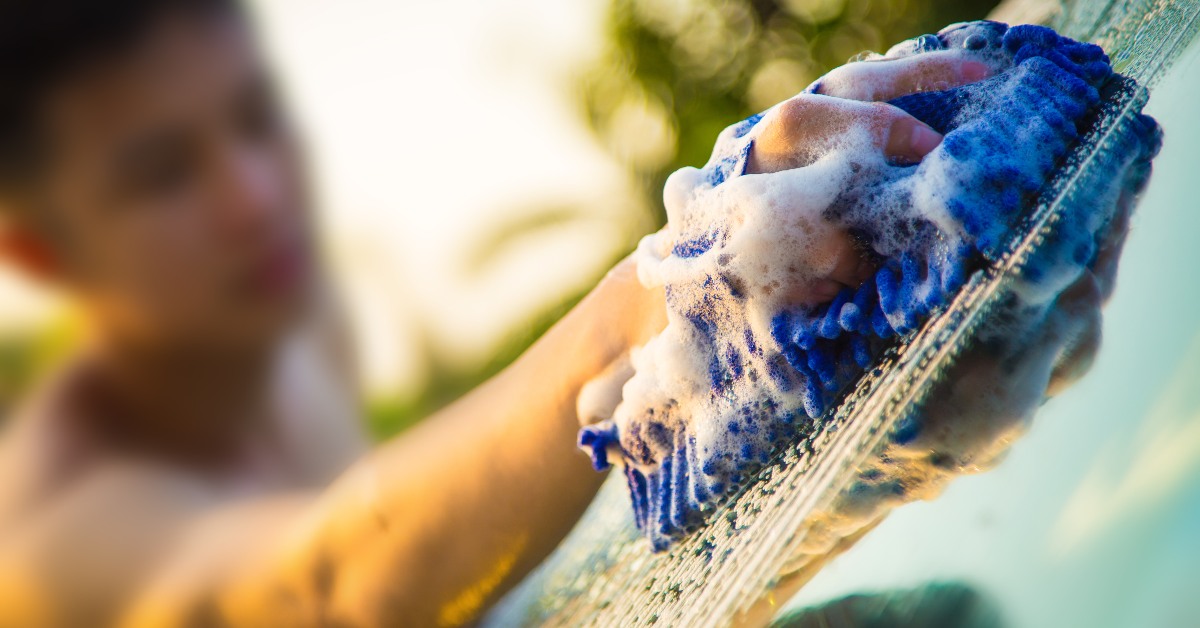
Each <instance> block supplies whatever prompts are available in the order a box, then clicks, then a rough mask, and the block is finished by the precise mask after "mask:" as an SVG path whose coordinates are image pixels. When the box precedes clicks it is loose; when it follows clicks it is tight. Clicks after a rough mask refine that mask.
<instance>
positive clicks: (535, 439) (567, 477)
mask: <svg viewBox="0 0 1200 628" xmlns="http://www.w3.org/2000/svg"><path fill="white" fill-rule="evenodd" d="M661 310H662V296H661V293H657V294H656V293H654V292H651V291H647V290H645V289H644V288H642V287H641V286H640V285H638V284H637V281H636V278H635V277H634V276H633V273H632V265H630V264H628V262H626V263H625V264H623V265H621V266H619V267H618V268H617V269H616V270H614V272H613V273H611V274H610V276H609V277H607V278H606V279H605V280H604V281H603V282H602V283H601V285H600V286H599V287H598V288H597V289H596V290H595V291H593V293H592V294H590V295H589V296H588V297H587V298H586V299H585V300H584V301H583V302H582V303H580V305H579V306H578V307H576V308H575V309H574V310H572V312H571V313H570V314H568V315H567V317H565V318H564V319H563V320H562V321H560V322H559V324H558V325H556V326H555V327H554V328H552V329H551V330H550V331H549V332H548V333H547V334H546V335H545V336H544V337H543V338H542V339H541V340H539V341H538V342H537V343H536V344H535V345H534V346H533V347H532V348H531V349H530V350H529V351H528V352H526V354H525V355H523V356H522V357H521V358H520V359H519V360H518V361H517V362H515V363H514V364H513V365H512V366H510V367H509V368H508V369H506V370H505V371H504V372H502V373H501V374H500V375H498V376H497V377H495V378H494V379H492V380H491V381H489V382H487V383H486V384H485V385H483V386H481V387H480V388H479V389H477V390H476V391H475V392H473V393H472V394H471V395H469V396H468V397H466V398H464V399H463V400H461V401H460V402H458V403H456V404H455V405H453V406H451V407H450V408H448V409H447V410H445V411H443V412H442V413H441V414H440V415H438V416H436V417H434V418H433V419H431V420H429V421H427V422H426V423H424V424H423V425H421V426H419V427H418V428H416V429H415V430H414V431H412V432H411V433H409V434H406V435H405V436H403V437H401V438H399V439H397V440H396V441H394V442H391V443H388V444H386V445H385V446H383V447H382V448H380V449H379V450H377V451H376V452H374V453H373V454H372V455H371V456H370V457H369V458H368V459H367V460H364V461H363V462H362V463H360V464H359V465H357V466H356V467H355V468H354V469H353V470H352V471H351V472H350V473H348V474H347V476H346V477H345V478H344V479H343V480H342V481H341V482H340V483H339V484H338V485H337V486H335V487H334V489H333V490H332V491H331V493H330V494H329V495H327V496H326V497H325V498H323V499H322V500H321V503H320V505H319V507H318V510H317V511H316V512H315V513H313V514H314V517H313V519H312V524H311V526H310V527H309V529H308V530H307V531H305V532H304V533H303V534H302V535H301V536H300V537H299V538H298V539H297V541H296V545H295V546H294V549H293V559H292V560H289V561H288V562H289V563H290V564H291V565H293V567H292V568H290V569H288V570H287V571H288V574H289V575H288V577H293V578H295V577H300V578H303V577H305V574H311V573H316V572H318V571H320V570H322V569H324V570H326V571H331V572H332V581H333V582H334V585H333V586H332V589H331V590H329V591H324V592H322V591H311V592H309V594H311V595H314V596H317V597H324V598H326V603H327V604H328V607H326V608H325V609H324V612H332V613H333V617H335V618H339V619H344V620H348V621H351V622H355V623H365V624H381V623H382V624H388V623H396V622H397V621H399V622H401V623H405V624H414V625H436V624H457V623H462V622H465V621H468V620H470V619H472V618H473V617H474V616H475V615H476V614H477V613H478V612H479V611H480V610H481V609H482V608H485V607H486V605H488V604H489V603H491V602H492V601H494V600H495V598H496V597H498V595H500V594H501V593H502V592H503V591H504V590H505V589H506V588H508V587H509V586H511V585H512V584H513V583H515V582H516V581H518V580H519V579H520V578H521V577H522V576H523V575H524V574H526V573H527V572H528V571H529V570H530V569H532V568H533V567H534V566H536V565H537V564H538V563H539V562H540V561H541V560H542V559H543V558H544V557H545V556H546V555H547V554H548V553H549V552H550V551H551V550H552V549H553V548H554V547H555V546H556V545H557V544H558V542H559V541H560V540H561V539H562V537H563V536H564V535H565V534H566V533H567V532H568V531H569V530H570V528H571V526H572V525H573V524H574V522H575V521H576V520H577V519H578V517H579V516H580V514H582V512H583V510H584V509H585V508H586V507H587V504H588V503H589V502H590V501H591V498H592V496H593V494H594V493H595V490H596V489H597V488H598V486H599V485H600V482H601V480H602V479H603V476H602V475H600V474H598V473H596V472H595V471H593V470H592V469H591V467H590V464H589V462H588V459H587V457H586V456H584V455H582V454H581V453H580V452H579V451H578V450H577V449H576V447H575V438H576V432H577V430H578V421H577V418H576V416H575V401H576V397H577V396H578V393H579V390H580V388H581V387H582V386H583V385H584V384H585V383H586V382H587V381H588V380H590V379H591V378H592V377H594V376H595V375H596V374H598V373H599V372H601V371H602V370H603V369H604V368H605V367H607V366H608V365H609V364H610V363H612V362H613V360H615V359H617V358H619V357H621V356H622V355H624V354H625V353H626V352H627V351H628V350H629V348H630V346H631V345H634V344H639V343H641V342H643V341H644V340H645V339H646V336H647V335H648V334H649V333H652V330H654V329H655V327H656V326H657V327H661V324H662V321H661V320H660V319H661V316H662V314H661ZM310 586H311V587H315V585H312V584H311V583H305V582H297V583H293V585H292V586H289V587H288V588H294V587H299V588H309V587H310ZM298 593H299V594H300V596H302V597H303V596H305V595H306V593H305V592H304V591H299V592H298Z"/></svg>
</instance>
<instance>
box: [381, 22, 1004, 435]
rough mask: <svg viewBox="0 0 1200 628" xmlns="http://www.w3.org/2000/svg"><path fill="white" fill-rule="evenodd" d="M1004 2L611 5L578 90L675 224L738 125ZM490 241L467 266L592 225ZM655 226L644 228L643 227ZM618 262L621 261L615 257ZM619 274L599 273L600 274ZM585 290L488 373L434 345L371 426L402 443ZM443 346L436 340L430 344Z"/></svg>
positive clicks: (645, 195) (526, 224)
mask: <svg viewBox="0 0 1200 628" xmlns="http://www.w3.org/2000/svg"><path fill="white" fill-rule="evenodd" d="M995 4H996V0H939V1H929V0H612V1H611V4H610V6H609V8H608V11H607V17H606V21H605V24H604V29H605V40H606V44H605V49H604V50H603V51H602V54H601V55H600V57H599V58H598V59H597V61H596V62H595V63H594V64H592V65H591V66H590V67H586V68H583V69H581V71H580V73H579V77H578V79H577V82H576V83H575V84H574V85H572V86H571V87H572V89H573V93H574V95H575V96H576V99H577V102H578V104H579V108H580V114H581V116H582V117H583V121H584V123H585V124H586V125H587V126H588V127H589V128H590V129H591V130H592V132H593V133H594V135H595V137H596V138H597V140H598V141H599V142H600V144H601V145H602V146H603V147H605V149H607V150H608V152H609V153H610V154H611V155H612V156H613V158H614V159H616V160H617V161H618V162H620V163H621V164H623V165H624V166H625V167H626V168H627V169H628V171H629V173H630V175H631V177H632V179H633V180H634V181H635V182H636V184H637V188H638V190H639V191H640V195H641V197H642V198H640V199H637V201H636V202H635V204H636V205H640V206H641V207H645V208H649V209H648V210H647V211H649V212H651V213H653V216H651V217H650V218H649V220H640V221H639V222H643V223H646V224H648V225H649V226H650V228H651V229H653V228H657V227H658V226H661V224H662V223H663V221H664V212H663V210H662V205H661V200H660V199H661V198H662V188H663V184H664V183H665V182H666V179H667V176H668V175H670V173H672V172H674V171H675V170H677V169H679V168H681V167H683V166H687V165H694V166H698V165H700V164H702V163H704V162H705V161H707V160H708V156H709V153H710V152H711V150H712V145H713V142H714V141H715V140H716V137H717V135H718V134H719V133H720V132H721V130H722V129H724V128H725V127H726V126H728V125H730V124H732V123H733V122H736V121H738V120H741V119H743V118H746V117H747V116H750V115H752V114H754V113H757V112H759V111H762V110H763V109H766V108H768V107H770V106H771V105H773V104H775V103H776V102H779V101H781V100H784V99H786V98H789V97H791V96H793V95H795V94H796V93H798V92H800V91H801V90H802V89H804V88H805V87H806V86H807V85H808V84H809V83H810V82H812V81H813V80H815V79H816V78H817V77H819V76H820V75H822V74H824V73H825V72H826V71H828V70H830V69H832V68H834V67H837V66H839V65H842V64H843V63H845V62H846V61H847V60H848V59H849V58H850V57H852V56H854V55H856V54H858V53H860V52H862V51H864V50H877V51H882V50H884V49H886V48H887V47H890V46H891V45H892V44H895V43H897V42H900V41H902V40H904V39H908V38H911V37H916V36H918V35H921V34H924V33H928V32H936V31H938V30H940V29H941V28H942V27H944V26H946V25H947V24H950V23H953V22H958V21H964V20H974V19H980V18H982V17H984V16H985V15H986V14H987V13H988V11H989V10H990V9H991V8H992V7H993V6H995ZM515 215H517V216H518V218H516V219H515V220H514V221H512V222H508V223H503V224H501V225H500V226H499V227H497V228H496V229H495V230H494V231H492V232H491V233H489V234H488V235H487V236H485V237H484V238H482V239H481V241H480V242H479V244H478V246H477V248H476V249H475V250H474V252H473V253H472V255H471V256H470V257H469V258H468V260H467V262H466V264H465V268H464V270H467V271H468V272H476V273H477V272H479V271H481V270H482V269H484V268H486V266H487V265H488V264H489V263H491V262H492V261H493V260H495V259H497V258H498V256H499V255H501V254H502V253H503V252H504V251H507V250H510V248H511V247H513V246H518V245H519V244H520V242H521V240H522V239H523V238H526V237H528V236H530V235H532V234H534V233H537V232H540V231H543V230H546V229H550V228H554V227H558V226H561V225H564V224H567V223H571V222H575V221H578V220H581V219H586V218H587V217H588V216H589V212H588V210H587V209H586V208H583V207H571V206H554V205H551V206H545V207H538V208H532V209H530V210H528V211H522V212H519V213H515ZM641 226H642V225H639V227H641ZM613 261H614V262H615V261H616V259H614V260H613ZM604 270H606V269H597V274H596V276H597V277H598V276H599V275H600V274H602V273H603V272H604ZM585 293H586V290H579V291H577V292H576V293H575V294H573V295H570V296H569V297H567V298H565V299H563V300H562V301H561V302H560V303H559V304H558V305H556V306H555V307H552V308H550V309H548V310H546V311H543V312H541V313H539V314H537V315H536V316H534V317H533V318H532V319H531V320H530V321H529V322H528V323H526V324H525V325H522V326H521V327H520V328H519V329H516V330H513V331H512V332H511V333H510V335H509V336H508V337H507V339H506V340H505V341H504V343H503V345H502V347H501V348H500V349H499V350H498V351H497V352H496V353H495V354H494V355H493V357H492V359H491V360H489V361H488V362H487V363H486V364H481V365H477V366H475V367H471V368H465V369H464V368H462V367H456V366H454V365H450V364H447V363H446V362H445V361H444V360H442V359H440V358H439V354H440V352H439V351H438V348H437V347H436V344H435V343H434V341H432V340H429V341H428V342H425V343H423V346H422V347H421V350H420V353H421V356H422V357H421V360H422V362H423V363H424V364H425V365H426V370H427V373H428V379H427V381H429V382H430V385H429V387H428V388H427V389H426V390H425V391H424V392H423V393H422V394H420V395H418V396H417V397H416V398H414V399H410V400H397V399H384V400H376V401H375V402H374V403H372V404H371V405H370V415H371V422H370V423H371V427H372V431H373V432H374V434H375V435H376V436H378V437H384V436H388V435H390V434H394V433H395V432H396V431H398V430H400V429H403V428H404V427H407V426H409V425H412V424H413V423H415V422H416V421H419V420H420V419H421V418H423V417H425V416H428V415H429V414H431V413H432V412H434V411H436V410H437V409H438V408H440V407H442V406H443V405H445V404H446V403H449V402H450V401H452V400H454V399H455V398H457V397H459V396H460V395H462V394H464V393H466V392H467V391H469V390H471V389H472V388H474V387H475V386H476V385H478V384H479V383H481V382H483V381H484V380H485V379H487V378H488V377H491V376H492V375H494V374H495V373H497V372H499V371H500V370H501V369H502V368H503V367H504V366H505V365H507V364H508V363H510V362H511V361H513V360H515V359H516V358H517V357H518V356H519V355H520V354H521V353H522V352H524V350H525V349H527V348H528V347H529V345H531V344H532V343H533V342H534V341H535V340H537V338H538V337H540V336H541V335H542V334H543V333H544V332H545V331H546V330H547V329H549V328H550V326H551V325H553V324H554V322H555V321H556V320H558V319H559V318H560V317H561V316H562V315H563V314H565V313H566V312H567V311H568V310H569V309H570V307H571V306H573V305H574V304H575V303H576V302H577V301H578V300H579V299H580V298H582V296H583V295H584V294H585ZM426 336H429V337H430V338H431V335H428V334H426Z"/></svg>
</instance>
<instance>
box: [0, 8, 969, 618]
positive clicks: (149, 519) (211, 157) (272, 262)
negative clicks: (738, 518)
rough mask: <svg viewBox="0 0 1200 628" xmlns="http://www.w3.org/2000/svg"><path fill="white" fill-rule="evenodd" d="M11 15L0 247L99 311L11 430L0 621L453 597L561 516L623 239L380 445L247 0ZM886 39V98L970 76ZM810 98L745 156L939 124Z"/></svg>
mask: <svg viewBox="0 0 1200 628" xmlns="http://www.w3.org/2000/svg"><path fill="white" fill-rule="evenodd" d="M0 31H2V32H0V215H2V216H3V227H2V228H0V251H2V252H3V256H4V258H5V259H6V260H7V262H8V263H9V264H11V265H13V266H15V267H17V268H19V269H20V270H22V271H24V272H25V273H26V274H28V275H30V276H31V277H33V278H35V279H36V280H37V281H40V282H43V283H45V284H48V285H52V286H55V287H57V288H58V289H60V290H61V291H63V292H64V293H65V294H67V295H68V296H70V297H71V298H72V299H73V300H74V301H75V302H76V303H77V304H78V306H79V308H80V309H81V311H82V312H83V313H84V315H85V317H86V320H87V324H88V329H89V341H88V342H87V343H86V344H85V345H84V346H83V347H81V348H80V349H79V350H78V352H77V353H76V354H75V355H73V356H72V357H71V359H70V360H69V361H68V363H67V364H66V366H65V367H64V368H63V369H62V370H61V372H59V373H56V374H55V375H54V376H53V377H50V378H48V379H47V381H45V382H43V383H42V385H41V386H39V388H38V390H37V391H36V392H35V393H33V394H31V395H30V397H29V398H28V399H26V400H25V403H24V404H23V409H22V411H21V412H20V413H19V416H17V417H15V418H14V420H13V421H12V422H11V423H10V425H8V426H7V428H6V432H5V434H4V436H3V439H2V440H0V450H2V451H0V625H3V626H55V625H61V626H75V625H86V626H97V625H129V626H158V625H233V626H258V625H289V626H292V625H295V626H302V625H327V624H336V625H439V624H440V625H454V624H462V623H468V622H470V621H472V620H474V619H476V618H477V617H478V616H479V614H480V613H481V612H482V611H483V610H485V609H486V608H487V607H488V606H489V605H490V604H492V603H494V602H495V601H496V600H497V599H498V598H499V597H500V596H501V595H502V594H503V592H504V591H505V590H507V589H508V588H510V587H511V586H513V585H514V584H516V583H517V582H519V581H520V579H521V578H522V577H523V576H524V575H525V574H526V573H528V572H529V571H530V570H531V569H532V568H533V567H535V566H536V565H537V564H538V563H539V562H540V561H541V560H542V559H543V558H544V557H545V556H546V555H547V554H548V553H549V552H550V551H551V550H552V549H553V548H554V547H555V546H556V545H557V544H558V542H559V541H560V540H561V539H562V537H563V536H564V535H565V534H566V533H567V532H568V531H569V530H570V529H571V527H572V525H573V524H574V522H575V521H576V519H577V518H578V517H579V515H580V514H581V513H582V512H583V510H584V509H585V508H586V506H587V505H588V503H589V502H590V501H591V499H592V496H593V494H594V492H595V491H596V489H597V488H598V487H599V485H600V483H601V481H602V480H603V476H602V475H601V474H597V473H595V472H594V471H593V470H592V469H591V467H590V465H589V464H588V460H587V457H586V456H584V455H581V454H580V453H579V452H578V451H577V450H576V447H575V437H576V431H577V429H578V420H577V416H576V399H577V397H578V395H579V392H580V390H581V388H582V387H583V386H584V384H585V383H587V382H588V381H589V380H592V379H593V378H595V377H596V376H597V375H599V374H601V373H603V372H605V371H606V370H609V369H610V367H612V366H613V365H615V364H620V363H621V361H622V360H623V359H624V357H625V356H626V355H627V353H628V352H629V350H630V349H631V348H632V347H635V346H638V345H640V344H642V343H644V342H645V341H646V340H647V339H649V338H650V337H651V336H653V335H654V334H655V333H657V332H658V331H659V330H661V329H662V327H663V326H664V325H665V311H664V302H663V295H662V294H661V293H660V292H658V291H654V290H649V289H646V288H644V287H642V285H641V284H640V283H639V282H638V280H637V278H636V272H635V269H634V268H633V267H632V264H631V263H630V262H629V261H625V262H622V263H621V264H619V265H618V266H617V267H616V268H614V269H613V270H612V271H611V272H610V273H609V274H608V275H607V276H606V277H605V278H604V279H603V280H602V281H601V282H600V283H599V285H598V286H597V287H596V288H595V289H594V290H593V291H592V293H591V294H590V295H589V296H588V297H586V298H585V299H584V300H583V301H582V302H581V303H580V304H579V305H578V306H577V307H576V308H575V309H574V310H573V311H571V312H570V313H569V314H568V315H567V316H566V317H565V318H564V319H563V320H562V321H560V322H559V323H558V324H557V325H556V326H555V327H554V328H552V329H551V330H550V331H549V332H548V333H547V334H546V335H545V336H544V337H543V338H542V339H540V340H539V341H538V342H537V343H536V344H535V345H534V346H533V347H532V348H531V349H530V350H529V351H528V352H526V353H525V354H524V355H523V356H521V357H520V358H519V359H518V360H517V361H516V362H515V363H514V364H512V365H511V366H510V367H509V368H508V369H506V370H505V371H503V372H502V373H501V374H499V375H498V376H496V377H495V378H493V379H492V380H491V381H488V382H486V383H485V384H483V385H482V386H480V387H479V388H478V389H477V390H475V391H473V392H472V393H470V394H469V395H467V396H466V397H464V398H463V399H461V400H460V401H458V402H457V403H455V404H453V405H451V406H450V407H448V408H446V409H445V410H443V411H441V412H439V413H438V414H437V415H436V416H434V417H431V418H430V419H429V420H427V421H425V422H423V423H422V424H421V425H419V426H418V427H416V428H414V429H412V430H410V431H409V432H407V433H405V434H404V435H402V436H400V437H398V438H396V439H395V440H393V441H391V442H387V443H384V444H382V445H379V446H376V447H372V446H371V445H370V444H369V443H368V441H367V439H366V437H365V435H364V432H363V430H362V425H361V416H360V409H359V400H358V399H357V385H356V381H355V373H354V367H353V356H352V355H351V354H350V351H349V349H348V346H349V343H348V342H347V333H348V330H346V329H345V328H344V326H343V324H342V320H341V318H340V317H339V312H338V307H337V305H336V299H335V298H334V294H335V291H334V290H333V289H332V286H331V285H330V283H329V281H328V280H327V277H326V274H325V273H324V272H323V268H322V264H321V259H320V255H319V252H318V251H317V249H316V246H315V244H314V242H315V238H314V234H313V224H312V220H311V215H310V211H309V199H308V195H307V194H306V181H305V172H304V163H303V161H304V160H303V151H302V148H301V146H300V141H299V136H298V133H297V132H296V130H295V129H294V128H293V126H292V124H291V122H290V120H289V119H288V117H287V114H286V111H285V110H284V108H283V107H282V104H281V103H280V102H279V100H278V98H277V95H276V93H275V91H274V89H273V85H272V77H271V73H270V71H269V69H268V68H267V67H266V66H265V64H264V60H263V57H262V55H261V53H260V50H259V49H258V46H257V43H256V41H255V36H254V33H253V28H252V24H251V21H250V20H249V18H248V16H247V15H246V13H245V10H244V8H243V7H241V6H240V5H239V3H238V2H237V0H108V1H105V2H95V1H92V0H0ZM895 67H896V69H895V72H894V75H893V77H892V78H893V79H894V80H893V81H892V82H891V83H890V84H891V85H893V89H892V91H891V92H889V93H888V94H876V95H875V96H874V97H873V98H874V99H876V100H885V99H887V98H890V97H893V96H895V95H899V94H901V93H906V92H909V91H917V90H919V89H921V88H922V86H925V85H938V86H946V85H952V84H960V83H962V82H967V81H969V80H977V79H979V78H982V77H981V76H978V68H972V67H963V66H962V64H961V63H958V62H955V61H953V60H947V59H943V58H933V59H927V60H926V59H923V60H919V61H917V62H908V63H905V64H903V65H897V66H895ZM842 76H843V78H852V73H850V74H849V75H847V74H845V73H844V74H843V75H842ZM797 98H800V99H801V100H799V101H797V102H798V105H797V106H789V107H783V108H779V109H778V110H777V111H776V113H775V114H774V117H773V118H771V119H770V120H769V121H768V122H767V124H768V125H769V126H768V128H767V129H766V130H764V133H763V135H762V139H761V141H760V142H759V144H758V145H756V146H755V148H754V151H753V153H752V155H751V158H750V161H749V169H750V171H751V172H771V171H778V170H781V169H785V168H793V167H798V166H802V165H805V163H806V162H807V160H809V159H810V158H811V152H812V147H814V146H817V145H819V144H820V143H821V142H832V141H834V140H835V139H836V137H837V136H838V135H839V134H840V133H843V132H844V131H845V129H846V128H847V125H862V126H863V127H865V128H869V129H870V130H871V131H872V132H873V133H874V134H875V137H876V138H877V141H878V146H879V148H880V150H882V151H884V152H885V153H887V154H888V155H889V156H890V157H892V158H893V159H896V160H900V161H908V162H915V161H918V160H920V159H921V157H922V156H924V155H925V154H927V153H928V152H929V151H931V150H933V148H935V147H936V146H937V144H938V143H939V141H940V136H939V135H937V133H936V132H934V131H932V129H929V128H928V127H925V126H924V125H923V124H921V123H919V122H917V121H916V120H915V119H913V118H911V117H909V116H908V115H907V114H904V113H903V112H901V111H899V110H898V109H895V108H893V107H891V106H889V105H884V104H879V105H877V106H875V107H873V108H871V109H870V114H869V115H863V116H862V117H861V118H860V119H846V118H845V115H844V114H842V113H838V112H840V111H841V110H840V109H838V108H836V107H834V108H830V107H827V104H828V103H826V102H824V101H823V100H822V99H823V98H828V96H811V95H810V96H805V97H797ZM481 106H486V103H481ZM446 129H447V133H450V134H452V133H453V132H454V127H453V124H452V122H451V123H449V124H447V126H446ZM475 165H476V164H472V163H471V162H470V157H469V155H464V163H463V164H441V165H437V164H431V165H430V167H463V168H467V169H469V168H471V167H475ZM829 245H830V254H831V255H832V256H833V258H834V259H835V260H836V262H837V263H835V264H834V265H833V266H834V271H833V272H832V273H831V276H830V277H829V278H828V279H827V281H835V282H843V283H844V282H854V281H859V280H860V279H861V277H860V274H861V273H860V272H859V271H860V270H861V267H862V260H861V259H860V258H859V254H858V253H857V252H856V249H855V247H854V246H853V244H852V242H851V241H850V238H849V237H848V236H845V235H844V234H843V237H841V238H840V239H839V238H835V239H833V240H831V241H830V243H829ZM819 288H821V287H820V286H813V287H810V289H811V290H813V291H814V292H813V294H814V295H816V294H818V292H819ZM822 294H823V293H822ZM810 296H811V295H810Z"/></svg>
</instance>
